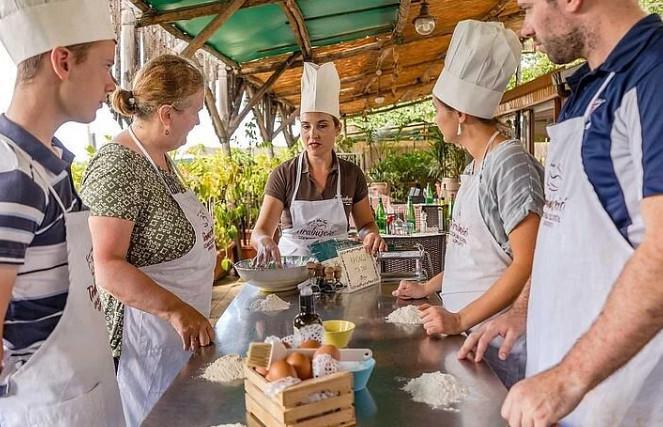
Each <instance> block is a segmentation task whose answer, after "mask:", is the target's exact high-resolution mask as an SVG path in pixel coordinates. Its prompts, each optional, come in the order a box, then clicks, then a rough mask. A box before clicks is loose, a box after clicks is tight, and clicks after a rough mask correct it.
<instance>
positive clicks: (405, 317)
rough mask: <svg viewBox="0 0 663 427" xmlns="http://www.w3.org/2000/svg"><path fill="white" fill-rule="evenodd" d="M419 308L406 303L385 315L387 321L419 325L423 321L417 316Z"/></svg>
mask: <svg viewBox="0 0 663 427" xmlns="http://www.w3.org/2000/svg"><path fill="white" fill-rule="evenodd" d="M418 312H419V310H417V307H416V306H414V305H406V306H405V307H401V308H399V309H398V310H394V311H392V312H391V314H390V315H389V316H387V323H405V324H408V325H421V324H422V323H423V322H422V321H421V318H420V317H419V313H418Z"/></svg>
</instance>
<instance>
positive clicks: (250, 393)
mask: <svg viewBox="0 0 663 427" xmlns="http://www.w3.org/2000/svg"><path fill="white" fill-rule="evenodd" d="M244 370H245V372H246V379H245V380H244V392H245V394H244V397H245V399H246V412H247V417H246V419H247V423H248V426H249V427H254V426H255V427H258V426H260V427H262V426H266V427H285V426H288V427H321V426H353V425H355V424H356V419H355V408H354V393H353V391H352V374H351V373H350V372H339V373H336V374H333V375H328V376H325V377H323V378H312V379H310V380H306V381H302V382H301V383H299V384H296V385H294V386H291V387H288V388H287V389H285V390H283V391H282V392H281V393H279V394H277V395H276V396H273V397H270V396H268V395H267V394H265V393H264V390H265V388H266V387H267V385H268V384H269V383H268V382H267V380H266V379H265V378H263V377H262V376H261V375H260V374H258V373H257V372H256V371H254V370H253V369H251V368H249V367H247V366H245V367H244ZM321 391H331V392H335V393H337V394H338V396H336V397H330V398H328V399H324V400H321V401H318V402H313V403H304V404H303V403H301V402H302V401H303V400H304V399H306V398H307V397H308V396H309V395H310V394H311V393H316V392H321Z"/></svg>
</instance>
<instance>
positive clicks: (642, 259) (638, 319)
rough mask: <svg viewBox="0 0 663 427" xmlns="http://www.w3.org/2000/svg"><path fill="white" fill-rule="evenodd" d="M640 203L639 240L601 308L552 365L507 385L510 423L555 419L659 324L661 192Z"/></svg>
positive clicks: (662, 313)
mask: <svg viewBox="0 0 663 427" xmlns="http://www.w3.org/2000/svg"><path fill="white" fill-rule="evenodd" d="M641 206H642V216H643V220H644V224H645V237H644V240H643V241H642V243H641V244H640V246H638V248H637V249H636V250H635V252H634V253H633V255H632V256H631V258H630V259H629V261H628V262H627V263H626V265H625V267H624V270H623V271H622V273H621V274H620V276H619V278H618V279H617V282H616V283H615V285H614V286H613V289H612V291H611V292H610V294H609V295H608V299H607V300H606V303H605V306H604V307H603V310H602V311H601V313H600V314H599V316H598V318H597V319H596V321H594V323H593V324H592V326H591V327H590V329H589V330H588V331H587V332H586V333H585V334H584V335H583V336H582V337H581V338H580V339H579V340H578V341H577V342H576V344H575V345H574V346H573V347H572V348H571V350H570V351H569V352H568V353H567V355H566V356H565V357H564V359H563V360H562V361H561V362H560V363H559V364H558V365H557V366H555V367H553V368H551V369H549V370H548V371H545V372H542V373H541V374H539V375H536V376H534V377H532V378H529V379H527V380H525V381H522V382H520V383H519V384H516V385H515V386H514V387H513V388H512V389H511V391H510V393H509V395H508V396H507V399H506V401H505V402H504V406H503V408H502V415H503V416H504V417H505V418H506V419H507V420H509V422H510V423H511V424H512V425H514V426H519V425H529V424H528V422H529V420H533V419H535V418H536V420H537V422H539V421H544V422H545V423H553V422H556V421H559V420H560V419H561V418H563V417H564V416H566V415H567V414H569V413H570V412H571V411H572V410H573V409H574V408H575V407H576V406H577V405H578V404H579V403H580V401H581V400H582V398H583V397H584V396H585V394H587V393H588V392H589V391H591V390H592V389H593V388H594V387H596V386H597V385H598V384H600V383H601V382H602V381H603V380H605V379H606V378H607V377H609V376H610V375H612V374H613V373H614V372H615V371H617V370H618V369H619V368H620V367H622V366H623V365H624V364H626V363H627V362H628V361H629V360H631V359H632V358H633V357H634V356H635V355H636V354H637V353H638V352H639V351H640V350H642V348H643V347H644V346H645V345H646V344H647V343H648V342H649V341H650V340H651V339H652V338H653V337H654V336H656V334H658V333H659V332H660V331H661V329H662V328H663V284H662V283H661V280H662V279H661V278H662V277H663V195H661V196H652V197H648V198H646V199H644V200H643V201H642V204H641ZM518 420H520V421H518ZM545 423H544V424H545ZM537 425H538V424H537ZM545 425H547V424H545Z"/></svg>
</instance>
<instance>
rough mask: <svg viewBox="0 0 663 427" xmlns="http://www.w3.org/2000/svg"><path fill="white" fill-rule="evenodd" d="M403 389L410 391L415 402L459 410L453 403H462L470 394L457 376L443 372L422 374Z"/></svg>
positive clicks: (449, 409)
mask: <svg viewBox="0 0 663 427" xmlns="http://www.w3.org/2000/svg"><path fill="white" fill-rule="evenodd" d="M402 390H405V391H406V392H408V393H410V395H411V396H412V400H414V401H415V402H422V403H426V404H428V405H430V406H432V407H433V409H437V408H442V409H444V410H447V411H457V409H455V408H453V407H452V406H451V405H453V404H456V403H460V401H461V400H463V398H465V397H466V396H467V395H468V394H469V390H468V388H467V387H466V386H464V385H463V384H461V383H459V382H458V380H456V377H454V376H453V375H450V374H443V373H441V372H430V373H425V374H421V376H420V377H419V378H413V379H411V380H410V381H409V382H408V383H407V384H405V386H404V387H403V388H402Z"/></svg>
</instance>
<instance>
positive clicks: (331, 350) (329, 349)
mask: <svg viewBox="0 0 663 427" xmlns="http://www.w3.org/2000/svg"><path fill="white" fill-rule="evenodd" d="M320 354H328V355H330V356H331V357H333V358H334V359H336V360H340V359H341V352H340V351H338V348H336V346H335V345H331V344H327V345H323V346H321V347H320V348H318V349H317V350H316V351H315V353H313V358H314V359H315V358H316V356H318V355H320Z"/></svg>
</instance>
